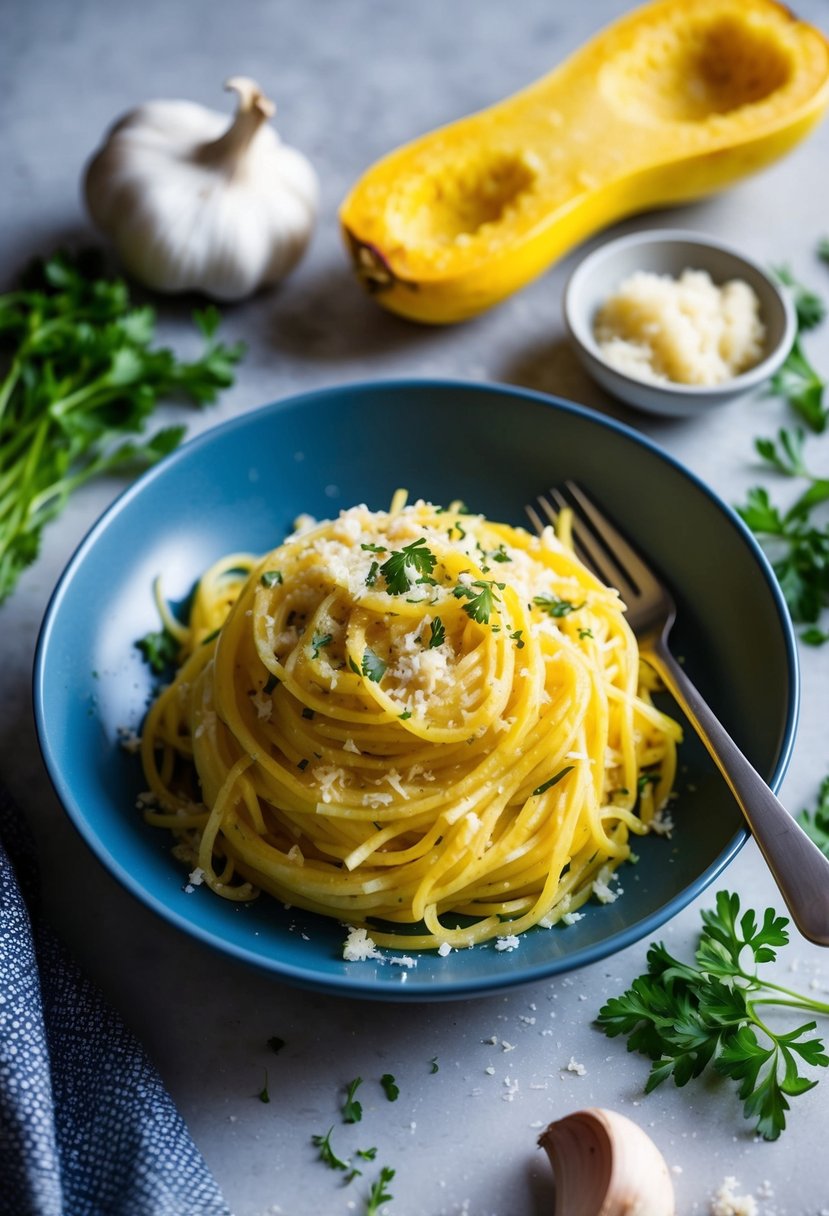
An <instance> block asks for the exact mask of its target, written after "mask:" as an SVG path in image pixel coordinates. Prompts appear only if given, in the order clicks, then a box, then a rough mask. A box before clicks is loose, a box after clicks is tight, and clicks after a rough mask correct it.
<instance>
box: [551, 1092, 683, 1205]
mask: <svg viewBox="0 0 829 1216" xmlns="http://www.w3.org/2000/svg"><path fill="white" fill-rule="evenodd" d="M538 1143H539V1145H540V1146H541V1148H543V1149H544V1150H545V1152H546V1153H547V1156H548V1157H549V1159H550V1164H551V1165H552V1167H553V1173H554V1175H555V1181H556V1206H555V1212H554V1214H553V1216H675V1213H676V1205H675V1200H674V1188H673V1183H672V1182H671V1175H670V1173H669V1171H668V1166H667V1164H666V1162H665V1158H664V1157H663V1156H662V1154H661V1153H660V1151H659V1149H658V1148H657V1147H656V1145H655V1144H654V1142H653V1141H652V1140H651V1138H650V1136H648V1134H647V1133H646V1132H644V1131H643V1130H642V1128H641V1127H639V1125H638V1124H637V1123H634V1122H633V1120H632V1119H628V1118H627V1117H626V1116H625V1115H620V1114H618V1112H616V1111H612V1110H603V1109H602V1108H600V1107H592V1108H590V1109H588V1110H580V1111H576V1112H575V1113H574V1114H572V1115H567V1116H566V1117H565V1118H564V1119H559V1120H557V1121H556V1122H555V1123H551V1124H550V1125H549V1127H547V1128H546V1129H545V1131H543V1132H542V1133H541V1135H540V1136H539V1138H538Z"/></svg>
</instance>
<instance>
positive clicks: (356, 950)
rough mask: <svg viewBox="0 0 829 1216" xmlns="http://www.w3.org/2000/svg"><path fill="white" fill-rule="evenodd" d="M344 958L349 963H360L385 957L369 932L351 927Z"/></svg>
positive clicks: (344, 947)
mask: <svg viewBox="0 0 829 1216" xmlns="http://www.w3.org/2000/svg"><path fill="white" fill-rule="evenodd" d="M343 958H344V959H345V960H346V962H348V963H359V962H363V961H364V960H365V959H369V958H378V959H382V958H383V955H382V954H381V953H380V951H379V950H378V949H377V947H376V945H375V944H374V942H373V941H372V939H371V938H370V937H369V935H368V932H367V930H365V929H357V928H354V926H349V928H348V937H347V938H346V939H345V942H344V943H343Z"/></svg>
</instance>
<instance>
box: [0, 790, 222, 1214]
mask: <svg viewBox="0 0 829 1216" xmlns="http://www.w3.org/2000/svg"><path fill="white" fill-rule="evenodd" d="M38 890H39V885H38V876H37V867H36V862H35V857H34V846H33V842H32V840H31V837H30V835H29V832H28V828H27V826H26V824H25V822H24V820H23V817H22V815H21V813H20V811H19V810H18V809H17V808H16V807H15V806H14V805H13V804H12V802H11V800H10V799H9V797H8V796H7V794H6V793H5V792H4V791H3V790H2V789H0V1214H2V1216H230V1210H229V1208H228V1206H227V1204H226V1203H225V1201H224V1199H223V1198H222V1196H221V1194H220V1192H219V1189H218V1187H217V1185H216V1182H215V1180H214V1179H213V1177H212V1175H211V1174H210V1172H209V1170H208V1168H207V1166H206V1164H205V1162H204V1159H203V1158H202V1156H201V1154H200V1153H199V1151H198V1149H197V1148H196V1146H195V1144H194V1143H193V1140H192V1139H191V1137H190V1134H189V1132H188V1130H187V1128H186V1126H185V1124H184V1121H183V1119H182V1118H181V1116H180V1114H179V1113H178V1111H177V1110H176V1108H175V1106H174V1104H173V1102H172V1099H171V1098H170V1095H169V1094H168V1093H167V1091H166V1090H165V1088H164V1086H163V1084H162V1082H161V1078H160V1077H159V1075H158V1073H157V1072H156V1070H155V1068H154V1067H153V1065H152V1064H151V1063H150V1061H149V1060H148V1058H147V1056H146V1054H145V1053H144V1051H143V1049H142V1048H141V1046H140V1045H139V1043H138V1042H137V1041H136V1039H135V1038H134V1036H133V1035H132V1034H131V1033H130V1032H129V1031H128V1030H127V1028H126V1027H125V1026H124V1024H123V1023H122V1022H121V1020H120V1018H119V1017H118V1016H117V1014H116V1013H115V1012H114V1010H112V1009H111V1008H110V1007H109V1006H108V1005H107V1003H106V1001H105V1000H104V999H103V997H102V995H101V993H100V992H99V991H98V990H97V988H96V987H95V986H94V985H93V984H92V983H91V982H90V980H89V979H88V978H87V977H86V976H84V975H83V973H82V972H81V970H80V968H79V967H78V966H77V964H76V963H75V962H74V960H73V959H72V957H71V956H70V954H69V953H68V951H67V950H66V948H65V947H64V946H63V945H62V943H61V942H60V940H59V939H58V937H57V936H56V935H55V933H54V932H53V931H52V930H51V928H50V927H49V926H48V925H47V924H46V923H45V921H44V920H43V918H42V916H41V913H40V910H39V899H38Z"/></svg>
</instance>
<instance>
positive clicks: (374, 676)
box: [360, 646, 387, 684]
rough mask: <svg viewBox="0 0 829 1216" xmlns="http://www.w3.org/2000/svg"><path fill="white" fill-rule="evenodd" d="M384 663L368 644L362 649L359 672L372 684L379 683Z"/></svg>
mask: <svg viewBox="0 0 829 1216" xmlns="http://www.w3.org/2000/svg"><path fill="white" fill-rule="evenodd" d="M386 666H387V665H386V663H384V662H383V660H382V659H381V658H380V656H379V655H378V654H375V653H374V651H373V650H372V649H371V647H370V646H366V648H365V650H364V651H363V663H362V667H361V670H360V674H361V675H364V676H366V678H367V679H369V680H371V681H372V682H373V683H374V684H379V683H380V681H381V680H382V678H383V675H384V673H385V670H386Z"/></svg>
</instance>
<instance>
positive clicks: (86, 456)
mask: <svg viewBox="0 0 829 1216" xmlns="http://www.w3.org/2000/svg"><path fill="white" fill-rule="evenodd" d="M194 320H195V322H196V325H197V327H198V329H199V331H200V332H201V335H202V338H203V343H204V345H203V349H202V352H201V354H200V355H199V357H198V358H197V359H195V360H194V361H192V362H183V361H181V360H179V359H177V358H176V356H175V355H174V354H173V352H172V351H171V350H168V349H166V348H163V347H157V346H154V345H153V343H154V340H155V314H154V312H153V310H152V309H151V308H149V307H140V308H136V307H135V306H134V305H133V303H132V302H131V300H130V296H129V291H128V288H127V285H126V283H125V282H124V281H123V280H121V279H118V278H112V277H109V276H107V275H105V274H104V273H103V272H102V269H101V265H100V262H99V260H98V259H97V258H95V257H92V256H90V255H75V256H70V255H69V254H67V253H57V254H55V255H54V256H53V257H50V258H48V259H47V260H44V261H40V262H38V263H36V264H35V265H33V266H32V267H31V269H30V270H29V272H28V273H27V275H26V276H25V277H24V279H23V282H22V283H21V286H20V289H19V290H15V291H11V292H7V293H6V294H4V295H0V346H2V351H3V355H4V358H3V361H2V365H0V602H2V600H3V599H5V598H6V596H8V595H9V594H10V593H11V592H12V591H13V589H14V587H15V585H16V583H17V580H18V578H19V577H20V574H21V573H22V571H23V570H24V569H25V568H26V567H27V566H28V565H30V564H31V563H32V562H33V561H34V560H35V558H36V557H37V555H38V551H39V548H40V539H41V534H42V530H43V528H44V527H45V525H46V524H47V523H49V521H50V520H52V519H54V518H55V516H57V515H58V514H59V513H60V511H61V510H62V509H63V507H64V506H65V505H66V502H67V500H68V499H69V497H70V495H71V494H73V493H74V491H75V490H77V489H78V488H79V487H80V486H82V485H83V484H84V483H85V482H86V481H88V480H89V479H90V478H92V477H96V476H98V475H100V474H104V473H123V472H128V471H134V470H135V469H138V468H142V467H146V466H147V465H150V464H153V463H155V462H156V461H157V460H159V459H160V458H161V457H162V456H164V455H166V454H167V453H168V452H170V451H172V449H173V448H175V447H176V445H177V444H178V443H179V441H180V440H181V438H182V436H183V434H184V428H183V427H165V428H163V429H161V430H158V431H157V432H156V433H155V434H154V435H151V436H150V437H146V436H144V435H143V432H144V427H145V424H146V422H147V419H148V418H149V416H150V414H152V412H153V410H154V409H155V407H156V405H157V403H158V402H159V400H160V399H161V398H163V397H168V396H173V395H175V396H183V397H186V398H189V399H190V400H191V401H194V402H196V403H197V404H199V405H203V404H206V403H207V402H210V401H213V400H215V398H216V396H217V395H218V393H219V391H220V390H221V389H223V388H226V387H227V386H228V385H230V384H232V383H233V375H234V369H235V365H236V363H237V362H238V361H239V359H240V358H241V355H242V350H243V348H242V346H241V345H234V346H226V345H224V344H222V343H220V342H218V341H217V340H216V331H217V327H218V324H219V314H218V312H217V311H216V309H215V308H208V309H206V310H205V311H203V312H199V313H195V314H194ZM131 436H140V437H139V438H132V437H131Z"/></svg>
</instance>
